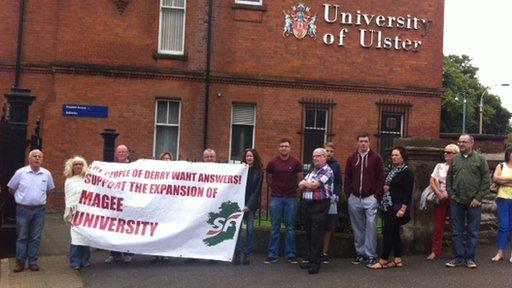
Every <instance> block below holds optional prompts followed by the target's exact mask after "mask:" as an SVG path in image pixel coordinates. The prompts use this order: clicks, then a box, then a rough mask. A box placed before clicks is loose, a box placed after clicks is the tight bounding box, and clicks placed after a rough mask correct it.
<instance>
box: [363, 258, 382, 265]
mask: <svg viewBox="0 0 512 288" xmlns="http://www.w3.org/2000/svg"><path fill="white" fill-rule="evenodd" d="M377 262H379V258H377V257H369V258H368V259H365V260H364V263H365V264H367V265H373V264H375V263H377Z"/></svg>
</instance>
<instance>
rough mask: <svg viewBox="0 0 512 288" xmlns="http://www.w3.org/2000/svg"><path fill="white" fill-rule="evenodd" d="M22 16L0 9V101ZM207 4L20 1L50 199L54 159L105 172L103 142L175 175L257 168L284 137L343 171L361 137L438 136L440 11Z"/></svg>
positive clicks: (439, 5) (254, 1)
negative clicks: (320, 150)
mask: <svg viewBox="0 0 512 288" xmlns="http://www.w3.org/2000/svg"><path fill="white" fill-rule="evenodd" d="M19 2H20V1H7V0H0V5H1V7H3V9H2V10H1V11H0V16H1V17H0V39H2V46H0V90H1V91H2V93H4V94H5V93H7V92H8V91H9V88H10V87H11V85H12V83H13V79H14V69H15V64H16V47H17V40H18V31H17V30H18V29H17V27H18V13H19ZM92 2H94V5H91V3H92ZM209 4H210V1H209V0H188V1H186V0H161V1H159V0H151V1H147V0H144V1H142V0H95V1H87V4H86V3H85V2H84V1H57V0H39V1H26V12H25V17H24V29H23V48H22V58H21V61H22V62H21V67H22V70H21V78H20V83H21V85H20V86H21V87H23V88H28V89H31V90H32V94H33V95H35V96H36V100H35V101H34V104H32V106H31V108H30V126H29V131H33V129H34V123H35V119H36V118H37V117H40V119H41V123H42V129H41V132H42V137H43V147H44V152H45V166H46V167H48V168H49V169H50V170H51V171H52V172H53V173H54V175H55V178H56V183H57V186H58V187H59V188H62V184H63V178H62V177H60V174H61V170H62V166H63V163H64V160H65V159H67V158H69V157H71V156H72V155H75V154H80V155H82V156H84V157H85V158H86V159H88V160H93V159H101V158H102V147H103V146H102V145H103V140H102V138H101V136H100V133H101V132H102V131H103V129H105V128H113V129H116V131H117V132H118V133H119V134H120V135H119V137H118V139H117V143H118V144H119V143H125V144H127V145H128V146H129V147H130V149H131V150H133V151H134V152H135V154H136V155H137V157H145V158H148V157H154V156H155V155H158V154H159V152H160V151H162V150H171V151H173V152H174V153H175V154H176V156H177V158H178V159H180V160H195V159H199V158H200V155H201V151H202V149H203V147H205V146H209V147H212V148H214V149H215V150H216V151H217V154H218V157H219V159H220V160H221V161H229V160H237V159H238V157H239V151H240V149H241V148H243V147H244V146H254V147H256V148H257V149H258V150H259V151H260V152H261V154H262V156H263V158H264V161H265V162H266V161H268V160H270V158H271V157H272V156H273V155H275V154H276V152H277V143H276V142H277V139H278V138H280V137H288V138H290V139H291V140H292V153H293V154H294V155H296V156H297V157H298V158H300V159H302V160H303V161H305V162H308V161H309V159H308V157H309V156H308V155H310V150H311V148H312V147H314V146H316V145H319V144H321V143H323V142H324V141H332V142H334V143H335V144H336V145H337V158H339V159H340V160H342V161H344V159H346V157H347V155H348V154H349V153H351V152H352V151H353V150H354V144H355V137H356V135H357V134H358V133H360V132H361V131H367V132H369V133H370V134H371V135H372V147H373V148H374V149H376V150H382V149H384V148H386V147H388V146H389V145H390V144H389V143H391V142H390V141H392V139H393V138H394V137H400V136H403V137H439V126H440V125H439V121H440V120H439V119H440V109H441V95H442V65H443V54H442V46H443V45H442V39H443V37H442V36H443V10H444V1H443V0H433V1H420V2H418V1H405V0H400V1H396V0H380V1H376V0H364V1H346V0H341V1H332V0H322V1H318V0H310V1H304V5H301V4H299V3H298V2H297V1H277V0H223V1H212V3H211V4H212V5H211V7H210V6H209ZM210 8H211V10H210ZM210 12H211V13H212V18H211V21H209V17H208V15H209V13H210ZM287 19H288V22H286V21H287ZM209 25H211V26H210V27H209ZM209 28H210V29H209ZM209 31H210V32H209ZM299 38H301V39H299ZM208 43H211V44H210V45H209V47H210V49H208ZM208 59H209V61H208ZM208 68H209V69H208ZM208 71H209V73H208ZM207 82H209V83H207ZM207 87H208V92H209V93H208V94H209V99H208V101H207V103H206V98H207V97H206V94H207V93H206V90H207ZM2 101H4V99H2ZM0 104H1V103H0ZM66 104H73V105H83V106H87V105H91V106H102V107H103V108H104V109H108V117H106V118H97V117H73V116H64V112H63V109H64V108H63V106H64V105H66ZM205 105H206V107H205ZM205 108H207V109H205ZM206 117H207V118H206ZM205 124H206V125H207V129H206V131H207V133H206V134H205ZM54 198H55V197H54ZM56 198H59V197H56Z"/></svg>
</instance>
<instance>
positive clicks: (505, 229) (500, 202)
mask: <svg viewBox="0 0 512 288" xmlns="http://www.w3.org/2000/svg"><path fill="white" fill-rule="evenodd" d="M511 155H512V147H508V148H507V149H506V150H505V162H503V163H501V164H500V165H498V166H496V170H494V174H493V180H494V182H496V183H497V184H499V185H500V186H499V188H498V195H496V206H497V211H498V253H496V256H494V257H493V258H492V259H491V260H492V261H493V262H498V261H500V260H501V259H503V250H505V248H506V247H507V244H510V243H511V236H512V235H511V233H512V157H511ZM509 261H510V263H512V254H511V255H510V259H509Z"/></svg>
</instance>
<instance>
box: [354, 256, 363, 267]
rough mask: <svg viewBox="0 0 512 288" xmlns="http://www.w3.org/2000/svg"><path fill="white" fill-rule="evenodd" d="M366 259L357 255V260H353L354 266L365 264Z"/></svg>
mask: <svg viewBox="0 0 512 288" xmlns="http://www.w3.org/2000/svg"><path fill="white" fill-rule="evenodd" d="M364 262H365V261H364V257H363V256H359V255H357V256H356V258H354V260H352V264H354V265H358V264H361V263H364Z"/></svg>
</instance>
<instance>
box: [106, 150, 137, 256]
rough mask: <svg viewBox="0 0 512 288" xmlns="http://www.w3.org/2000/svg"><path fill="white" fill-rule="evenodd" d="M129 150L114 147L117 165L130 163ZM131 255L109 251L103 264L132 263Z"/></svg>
mask: <svg viewBox="0 0 512 288" xmlns="http://www.w3.org/2000/svg"><path fill="white" fill-rule="evenodd" d="M129 157H130V150H128V147H127V146H126V145H122V144H121V145H119V146H117V147H116V151H115V158H116V159H115V160H116V162H117V163H130V158H129ZM132 257H133V253H122V252H118V251H110V255H108V257H107V259H105V263H107V264H110V263H113V262H117V261H121V260H122V261H123V262H125V263H130V262H132Z"/></svg>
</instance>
